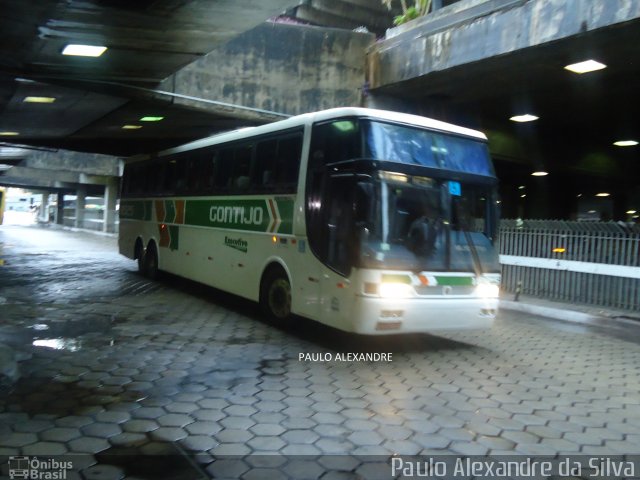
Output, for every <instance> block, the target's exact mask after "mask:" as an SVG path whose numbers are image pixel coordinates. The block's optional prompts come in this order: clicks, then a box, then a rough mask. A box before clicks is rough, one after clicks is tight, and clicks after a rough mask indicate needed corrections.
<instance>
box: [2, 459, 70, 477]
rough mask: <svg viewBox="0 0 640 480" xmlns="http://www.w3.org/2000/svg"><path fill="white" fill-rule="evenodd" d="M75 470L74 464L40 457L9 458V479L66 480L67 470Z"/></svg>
mask: <svg viewBox="0 0 640 480" xmlns="http://www.w3.org/2000/svg"><path fill="white" fill-rule="evenodd" d="M72 468H73V464H72V462H64V461H60V460H55V459H53V458H47V459H44V460H41V459H39V458H38V457H22V456H20V457H18V456H14V457H9V478H10V479H11V480H13V479H14V478H25V479H33V480H65V479H66V478H67V470H71V469H72Z"/></svg>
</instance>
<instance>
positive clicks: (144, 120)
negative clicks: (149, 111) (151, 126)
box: [140, 116, 164, 122]
mask: <svg viewBox="0 0 640 480" xmlns="http://www.w3.org/2000/svg"><path fill="white" fill-rule="evenodd" d="M161 120H164V117H152V116H148V117H142V118H141V119H140V121H141V122H159V121H161Z"/></svg>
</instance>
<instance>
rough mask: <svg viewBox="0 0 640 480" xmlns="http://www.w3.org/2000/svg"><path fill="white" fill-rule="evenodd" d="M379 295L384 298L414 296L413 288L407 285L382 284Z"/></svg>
mask: <svg viewBox="0 0 640 480" xmlns="http://www.w3.org/2000/svg"><path fill="white" fill-rule="evenodd" d="M378 293H379V294H380V296H381V297H383V298H407V297H411V296H412V295H413V287H412V286H411V285H409V284H407V283H398V282H382V283H381V284H380V287H379V288H378Z"/></svg>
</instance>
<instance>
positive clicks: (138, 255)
mask: <svg viewBox="0 0 640 480" xmlns="http://www.w3.org/2000/svg"><path fill="white" fill-rule="evenodd" d="M133 258H135V259H136V260H137V261H138V272H139V273H141V274H142V275H144V248H142V243H141V242H140V240H139V239H138V241H137V242H136V248H135V253H134V256H133Z"/></svg>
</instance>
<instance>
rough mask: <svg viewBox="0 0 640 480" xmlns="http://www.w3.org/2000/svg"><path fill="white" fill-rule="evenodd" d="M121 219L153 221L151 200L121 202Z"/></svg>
mask: <svg viewBox="0 0 640 480" xmlns="http://www.w3.org/2000/svg"><path fill="white" fill-rule="evenodd" d="M120 218H123V219H129V220H143V221H147V222H148V221H149V220H151V200H125V201H122V202H120Z"/></svg>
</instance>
